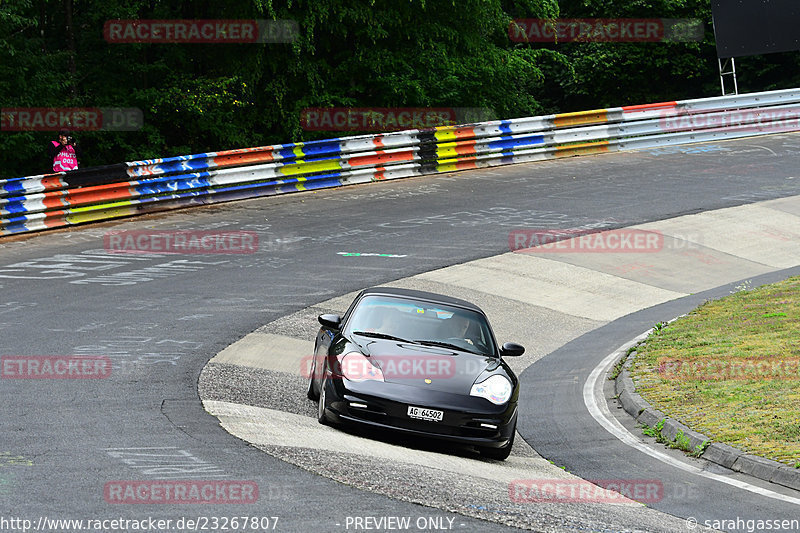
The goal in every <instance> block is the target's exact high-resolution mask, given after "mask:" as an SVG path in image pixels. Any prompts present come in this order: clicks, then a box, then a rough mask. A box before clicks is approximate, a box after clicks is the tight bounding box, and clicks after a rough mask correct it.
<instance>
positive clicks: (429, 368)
mask: <svg viewBox="0 0 800 533" xmlns="http://www.w3.org/2000/svg"><path fill="white" fill-rule="evenodd" d="M357 344H358V346H359V347H360V351H361V352H362V353H363V354H365V355H367V356H368V357H369V360H370V362H371V363H372V364H373V365H375V366H377V367H379V368H380V369H381V371H382V372H383V377H384V380H385V381H386V382H388V383H398V384H403V385H409V386H415V387H424V388H426V389H431V390H438V391H442V392H452V393H457V394H469V391H470V389H471V388H472V385H473V383H475V380H476V379H477V378H478V377H479V376H481V375H482V374H487V375H488V373H495V371H496V372H497V373H501V374H503V375H505V374H506V373H505V371H504V369H503V367H502V364H501V361H500V359H499V358H496V357H489V356H485V355H478V354H472V353H469V352H464V351H461V350H456V349H452V350H451V349H449V348H442V347H439V346H424V345H419V344H414V343H408V342H396V341H389V340H384V339H359V342H358V343H357Z"/></svg>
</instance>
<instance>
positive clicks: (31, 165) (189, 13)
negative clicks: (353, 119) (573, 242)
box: [0, 0, 800, 178]
mask: <svg viewBox="0 0 800 533" xmlns="http://www.w3.org/2000/svg"><path fill="white" fill-rule="evenodd" d="M549 17H562V18H568V17H572V18H579V17H658V18H662V17H666V18H698V19H701V20H702V21H703V23H704V24H705V28H706V36H705V39H704V40H703V41H701V42H689V43H561V44H535V45H534V44H526V43H517V42H512V40H511V39H509V35H508V24H509V22H510V21H511V20H512V19H514V18H549ZM111 19H271V20H282V19H292V20H295V21H297V24H298V28H299V30H300V35H299V37H298V38H297V39H296V40H294V42H291V43H271V44H121V43H109V42H107V41H106V40H105V39H104V35H103V27H104V24H105V22H106V21H108V20H111ZM713 43H714V41H713V32H712V26H711V13H710V7H709V2H708V0H562V1H560V2H558V1H556V0H287V1H285V2H279V1H273V0H230V1H226V2H217V1H211V0H182V1H180V2H177V1H162V0H0V54H2V58H3V59H2V61H0V105H2V107H3V108H16V107H37V108H41V107H123V108H138V109H141V110H142V113H143V119H144V126H143V127H142V128H141V129H140V130H139V131H129V132H110V131H97V132H83V133H76V137H77V138H79V139H80V142H81V144H82V146H83V151H84V158H83V161H82V164H83V165H84V166H86V165H98V164H107V163H116V162H121V161H128V160H133V159H142V158H152V157H163V156H169V155H180V154H189V153H197V152H203V151H210V150H223V149H228V148H240V147H248V146H259V145H266V144H274V143H281V142H290V141H298V140H310V139H314V138H321V137H325V136H329V137H330V136H340V135H342V134H347V133H354V132H327V133H326V132H313V131H305V130H303V129H302V128H301V124H300V112H301V110H302V109H304V108H307V107H328V106H352V107H370V106H373V107H392V106H408V107H427V106H431V107H471V108H488V109H491V110H492V111H493V112H494V114H495V115H496V116H498V117H500V118H512V117H519V116H529V115H536V114H542V113H552V112H562V111H576V110H580V109H591V108H596V107H607V106H618V105H626V104H639V103H647V102H654V101H661V100H673V99H681V98H696V97H702V96H712V95H716V94H719V79H718V76H717V63H716V54H715V50H714V44H713ZM797 56H798V54H774V55H771V56H764V57H758V58H747V59H744V60H741V61H740V62H739V70H740V91H743V92H744V91H756V90H767V89H773V88H783V87H790V86H797V83H798V81H800V74H798V73H800V68H798V66H800V65H798V63H800V61H798V57H797ZM54 138H55V132H41V131H27V132H10V131H4V132H2V133H0V154H2V165H0V178H8V177H13V176H20V175H30V174H39V173H42V172H47V171H48V168H49V167H48V164H47V161H46V157H45V146H46V144H47V143H48V142H49V141H50V140H52V139H54Z"/></svg>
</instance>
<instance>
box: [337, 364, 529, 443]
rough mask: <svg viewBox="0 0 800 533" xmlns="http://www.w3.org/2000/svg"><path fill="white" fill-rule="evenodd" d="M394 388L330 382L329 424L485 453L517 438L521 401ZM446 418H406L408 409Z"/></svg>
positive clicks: (370, 384)
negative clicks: (464, 446) (469, 447)
mask: <svg viewBox="0 0 800 533" xmlns="http://www.w3.org/2000/svg"><path fill="white" fill-rule="evenodd" d="M420 391H424V389H420V388H418V387H411V386H406V385H400V384H393V383H379V384H378V383H374V382H365V383H353V382H348V381H346V380H328V389H327V391H326V393H327V396H328V407H327V409H326V413H327V414H328V416H329V417H330V419H331V421H333V422H335V423H340V424H349V425H360V426H365V427H371V428H374V429H381V430H389V431H395V432H399V433H403V434H407V435H416V436H424V437H426V438H435V439H438V440H445V441H450V442H458V443H461V444H467V445H473V446H480V447H484V448H500V447H503V446H505V445H507V444H508V442H509V440H511V438H512V436H513V432H514V429H515V422H516V418H517V397H516V396H517V395H516V394H514V395H513V396H512V399H511V400H510V401H509V402H508V403H507V404H505V405H502V406H500V405H494V404H492V403H491V402H489V401H487V400H485V399H483V398H475V397H472V396H464V395H460V394H452V393H444V392H436V391H424V392H422V393H421V392H420ZM409 405H413V406H416V407H424V408H428V409H437V410H440V411H443V412H444V416H443V418H442V420H441V421H439V422H432V421H426V420H419V419H415V418H410V417H409V416H408V406H409Z"/></svg>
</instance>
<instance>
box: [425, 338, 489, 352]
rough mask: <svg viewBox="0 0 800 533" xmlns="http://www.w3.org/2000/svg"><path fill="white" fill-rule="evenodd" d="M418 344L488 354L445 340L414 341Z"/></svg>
mask: <svg viewBox="0 0 800 533" xmlns="http://www.w3.org/2000/svg"><path fill="white" fill-rule="evenodd" d="M414 342H415V343H417V344H422V345H423V346H441V347H442V348H451V349H453V350H458V351H460V352H469V353H474V354H476V355H486V354H483V353H480V352H473V351H472V350H467V349H466V348H464V347H463V346H458V345H456V344H450V343H449V342H443V341H431V340H416V341H414Z"/></svg>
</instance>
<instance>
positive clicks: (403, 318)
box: [308, 287, 525, 460]
mask: <svg viewBox="0 0 800 533" xmlns="http://www.w3.org/2000/svg"><path fill="white" fill-rule="evenodd" d="M319 322H320V324H322V327H321V328H320V330H319V333H318V334H317V339H316V342H315V346H314V357H313V361H312V362H311V368H310V371H309V383H308V397H309V398H311V399H313V400H316V399H319V421H320V423H323V424H326V423H330V424H334V423H352V424H361V425H365V426H372V427H376V428H386V429H391V430H394V431H400V432H403V433H406V434H412V435H424V436H426V437H434V438H437V439H445V440H450V441H456V442H459V443H464V444H469V445H474V446H476V447H477V448H478V450H479V451H480V452H481V454H483V455H484V456H486V457H489V458H493V459H500V460H503V459H505V458H507V457H508V455H509V453H510V452H511V447H512V445H513V443H514V432H515V429H516V425H517V399H518V397H519V380H518V379H517V377H516V375H514V372H513V371H512V370H511V368H510V367H509V366H508V364H506V362H505V361H503V359H502V357H504V356H517V355H522V353H523V352H524V351H525V348H523V347H522V346H520V345H519V344H515V343H511V342H509V343H506V344H504V345H503V346H502V348H500V347H498V346H497V343H496V342H495V339H494V334H493V333H492V329H491V327H490V326H489V322H488V320H487V318H486V315H485V314H484V313H483V311H481V310H480V308H478V307H477V306H475V305H473V304H471V303H469V302H466V301H463V300H458V299H456V298H450V297H447V296H442V295H439V294H433V293H428V292H421V291H413V290H406V289H396V288H389V287H377V288H371V289H366V290H364V291H362V292H361V293H360V294H359V295H358V296H357V297H356V299H355V300H354V301H353V303H352V304H351V305H350V309H348V310H347V313H345V315H344V317H339V316H338V315H320V317H319Z"/></svg>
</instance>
